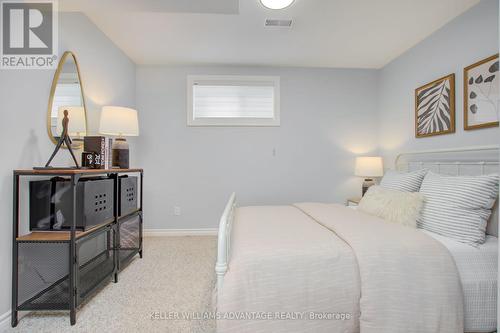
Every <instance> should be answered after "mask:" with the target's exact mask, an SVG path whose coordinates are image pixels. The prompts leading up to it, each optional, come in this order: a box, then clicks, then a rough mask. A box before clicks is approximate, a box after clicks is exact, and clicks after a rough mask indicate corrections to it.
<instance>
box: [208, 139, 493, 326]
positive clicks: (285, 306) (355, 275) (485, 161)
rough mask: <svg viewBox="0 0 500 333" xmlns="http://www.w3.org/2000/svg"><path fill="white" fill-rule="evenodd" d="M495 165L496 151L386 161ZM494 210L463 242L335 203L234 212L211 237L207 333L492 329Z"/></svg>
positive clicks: (230, 207) (473, 167) (471, 169)
mask: <svg viewBox="0 0 500 333" xmlns="http://www.w3.org/2000/svg"><path fill="white" fill-rule="evenodd" d="M422 167H425V168H429V169H431V170H433V171H434V172H437V173H441V174H455V175H458V174H486V173H491V172H498V171H497V170H498V147H497V146H487V147H471V148H460V149H450V150H433V151H425V152H411V153H404V154H400V155H399V156H398V157H397V158H396V162H395V168H396V169H398V170H411V169H417V168H422ZM497 223H498V217H497V216H496V217H493V218H492V219H491V223H490V224H489V225H488V234H489V236H488V237H487V241H486V242H485V243H484V244H482V245H481V246H479V247H476V248H475V247H471V246H469V245H465V244H462V243H459V242H456V241H453V240H451V239H448V238H446V237H443V236H440V235H437V234H432V233H430V232H424V231H422V230H419V229H411V228H406V227H403V226H398V225H393V224H388V223H386V222H384V221H383V220H381V219H379V218H377V217H373V216H369V215H367V214H364V213H362V212H359V211H356V210H353V209H350V208H347V207H345V206H341V205H337V204H321V203H300V204H294V205H290V206H253V207H236V196H235V194H232V195H231V197H230V199H229V201H228V203H227V205H226V207H225V209H224V212H223V215H222V217H221V221H220V225H219V234H218V257H217V263H216V267H215V270H216V275H217V286H216V296H217V303H216V306H217V313H218V317H217V330H218V332H344V333H350V332H360V331H361V332H384V333H385V332H492V331H495V329H496V313H497V309H496V298H497V262H498V239H497V235H498V234H497V230H498V224H497Z"/></svg>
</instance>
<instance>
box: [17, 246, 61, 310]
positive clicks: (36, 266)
mask: <svg viewBox="0 0 500 333" xmlns="http://www.w3.org/2000/svg"><path fill="white" fill-rule="evenodd" d="M68 247H69V245H68V244H67V243H49V244H47V243H19V245H18V249H19V250H18V253H19V259H18V260H19V261H18V263H19V278H18V281H19V282H18V283H19V288H18V297H19V299H18V305H21V304H23V303H26V302H27V301H29V302H27V304H32V305H34V304H37V306H40V304H41V303H46V304H47V308H48V309H58V308H60V307H61V304H66V308H67V307H68V306H67V303H68V299H69V294H68V286H67V281H66V283H65V281H64V280H65V278H67V276H68V273H69V248H68ZM51 287H53V288H51ZM56 289H57V290H56ZM30 299H31V300H30Z"/></svg>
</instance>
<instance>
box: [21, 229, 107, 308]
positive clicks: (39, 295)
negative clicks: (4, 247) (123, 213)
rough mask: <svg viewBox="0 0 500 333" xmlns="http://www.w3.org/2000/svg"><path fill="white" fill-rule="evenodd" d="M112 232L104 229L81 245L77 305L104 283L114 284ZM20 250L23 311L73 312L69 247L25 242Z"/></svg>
mask: <svg viewBox="0 0 500 333" xmlns="http://www.w3.org/2000/svg"><path fill="white" fill-rule="evenodd" d="M105 230H106V231H105ZM112 232H113V231H112V229H103V231H100V232H98V233H96V234H95V235H91V236H89V237H88V238H87V239H84V240H81V241H79V244H78V245H77V257H78V258H79V268H78V272H77V275H76V283H77V284H76V287H77V290H78V296H79V297H77V304H79V303H81V301H83V299H84V298H85V297H86V296H87V294H89V293H90V292H91V291H92V290H93V289H94V288H95V287H97V286H98V285H99V284H100V283H101V282H104V281H105V280H107V279H109V280H111V277H112V275H113V272H114V268H115V266H114V262H113V249H112V240H113V235H112ZM18 246H19V251H18V252H19V278H18V281H19V288H18V299H19V301H18V306H19V307H20V309H21V310H23V309H24V310H65V309H69V295H70V294H69V292H70V288H69V243H47V242H44V243H42V242H22V243H19V244H18Z"/></svg>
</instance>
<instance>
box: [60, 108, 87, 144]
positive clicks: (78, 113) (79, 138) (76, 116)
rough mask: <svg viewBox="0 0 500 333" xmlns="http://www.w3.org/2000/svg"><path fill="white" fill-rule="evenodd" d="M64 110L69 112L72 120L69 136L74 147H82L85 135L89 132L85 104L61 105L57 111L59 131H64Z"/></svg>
mask: <svg viewBox="0 0 500 333" xmlns="http://www.w3.org/2000/svg"><path fill="white" fill-rule="evenodd" d="M64 111H67V112H68V117H69V118H71V122H70V123H69V124H68V136H69V137H70V138H72V139H71V141H72V147H73V148H80V147H81V146H82V145H83V137H84V136H85V134H86V133H87V120H86V116H85V108H84V107H83V106H61V107H59V110H58V111H57V133H62V132H63V128H62V119H63V118H64Z"/></svg>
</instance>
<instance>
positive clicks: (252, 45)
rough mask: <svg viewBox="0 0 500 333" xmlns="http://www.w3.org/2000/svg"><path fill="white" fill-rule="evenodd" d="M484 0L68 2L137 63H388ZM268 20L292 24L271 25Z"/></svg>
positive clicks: (357, 65)
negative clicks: (276, 4)
mask: <svg viewBox="0 0 500 333" xmlns="http://www.w3.org/2000/svg"><path fill="white" fill-rule="evenodd" d="M478 2H479V0H295V2H294V3H293V4H292V6H291V7H289V8H287V9H285V10H269V9H266V8H264V7H263V6H262V5H261V4H260V2H259V0H240V1H239V6H238V0H142V1H137V0H64V1H60V2H59V6H60V7H61V9H62V10H68V11H82V12H84V13H85V14H86V15H87V16H88V17H89V18H90V19H91V20H92V21H93V22H94V23H95V24H96V25H97V26H98V27H99V28H100V29H101V30H102V31H103V32H104V33H105V34H106V35H107V36H108V37H109V38H111V39H112V40H113V41H114V42H115V43H116V45H118V47H120V48H121V49H122V50H123V51H124V52H125V53H126V54H127V55H128V56H129V57H130V58H131V59H132V60H133V61H134V62H136V63H137V64H233V65H275V66H307V67H351V68H380V67H383V66H384V65H385V64H387V63H388V62H390V61H391V60H393V59H394V58H396V57H397V56H399V55H401V54H402V53H403V52H404V51H406V50H408V49H409V48H411V47H412V46H414V45H415V44H417V43H418V42H419V41H421V40H423V39H424V38H425V37H427V36H429V35H430V34H431V33H433V32H434V31H436V30H437V29H439V28H440V27H442V26H443V25H444V24H446V23H447V22H449V21H450V20H451V19H453V18H455V17H456V16H458V15H460V14H461V13H463V12H465V11H466V10H467V9H469V8H470V7H472V6H473V5H475V4H477V3H478ZM267 18H272V19H293V24H292V27H291V28H276V27H264V22H265V20H266V19H267Z"/></svg>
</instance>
